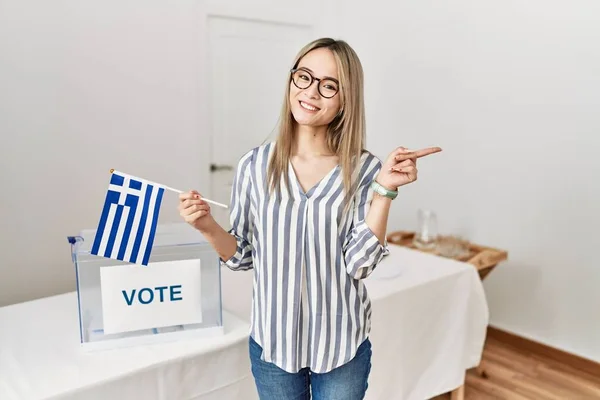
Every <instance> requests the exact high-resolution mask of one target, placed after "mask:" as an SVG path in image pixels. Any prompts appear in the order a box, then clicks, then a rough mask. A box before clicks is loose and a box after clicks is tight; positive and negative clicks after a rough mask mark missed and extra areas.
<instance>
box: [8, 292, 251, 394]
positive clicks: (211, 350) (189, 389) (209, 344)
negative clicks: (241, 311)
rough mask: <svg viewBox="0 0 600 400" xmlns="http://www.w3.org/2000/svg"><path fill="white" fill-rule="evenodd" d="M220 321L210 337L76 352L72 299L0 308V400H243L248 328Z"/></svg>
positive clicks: (247, 383)
mask: <svg viewBox="0 0 600 400" xmlns="http://www.w3.org/2000/svg"><path fill="white" fill-rule="evenodd" d="M223 320H224V330H225V332H224V335H222V336H218V337H210V338H201V339H183V340H180V341H177V342H171V343H161V344H153V345H144V346H136V347H128V348H122V349H118V350H102V351H95V352H83V351H81V349H80V348H79V330H78V329H79V324H78V321H77V297H76V296H75V293H68V294H64V295H60V296H53V297H48V298H45V299H40V300H35V301H31V302H26V303H22V304H17V305H13V306H8V307H4V308H0V399H2V400H17V399H18V400H28V399H55V400H58V399H60V400H74V399H78V400H79V399H83V400H129V399H131V400H139V399H144V400H154V399H157V400H158V399H160V400H176V399H197V400H223V399H245V398H247V396H246V393H252V392H253V391H255V389H254V380H253V378H252V374H251V372H250V362H249V359H248V341H247V339H248V329H249V324H248V323H247V322H244V321H242V320H240V319H239V318H237V317H235V316H233V315H231V314H229V313H223ZM250 398H252V397H250Z"/></svg>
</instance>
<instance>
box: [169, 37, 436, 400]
mask: <svg viewBox="0 0 600 400" xmlns="http://www.w3.org/2000/svg"><path fill="white" fill-rule="evenodd" d="M364 145H365V116H364V104H363V73H362V67H361V63H360V61H359V59H358V57H357V55H356V54H355V52H354V51H353V50H352V48H351V47H350V46H348V44H346V43H345V42H344V41H336V40H333V39H327V38H326V39H319V40H316V41H314V42H312V43H309V44H308V45H307V46H305V47H304V48H303V49H302V50H301V51H300V52H299V54H298V55H297V57H296V60H295V61H294V64H293V68H292V70H291V72H290V79H289V82H288V84H287V85H286V92H285V98H284V101H283V107H282V112H281V126H280V130H279V135H278V137H277V139H276V141H275V142H273V143H268V144H264V145H261V146H259V147H256V148H254V149H251V150H250V151H248V152H247V153H246V154H244V155H243V156H242V158H241V160H240V161H239V164H238V166H237V171H236V176H235V179H234V183H233V191H232V196H231V224H232V228H231V229H230V230H229V231H226V230H224V229H223V228H222V227H221V226H219V225H218V224H217V223H216V222H215V220H214V219H213V218H212V216H211V214H210V207H209V205H208V203H206V202H204V201H203V200H202V196H201V195H200V194H199V193H198V192H196V191H190V192H188V193H184V194H182V195H181V196H180V206H179V210H180V214H181V216H182V217H183V218H184V219H185V220H186V221H187V222H188V223H190V224H191V225H192V226H194V227H195V228H196V229H198V230H200V231H201V232H202V233H203V235H204V236H205V237H206V239H207V240H208V241H209V242H210V243H211V244H212V246H213V247H214V248H215V250H216V251H217V253H218V254H219V256H220V257H221V261H222V263H223V264H224V265H226V266H228V267H229V268H231V269H233V270H248V269H251V268H253V269H254V288H253V289H254V290H253V306H252V315H251V332H250V343H249V345H250V360H251V364H252V372H253V375H254V378H255V381H256V386H257V390H258V393H259V395H260V398H261V399H278V400H281V399H304V398H310V394H311V391H312V396H313V397H314V398H322V399H338V398H339V399H344V400H352V399H361V398H363V396H364V394H365V391H366V389H367V378H368V375H369V370H370V365H371V364H370V360H371V344H370V341H369V339H368V335H369V330H370V316H371V303H370V300H369V296H368V295H367V292H366V289H365V286H364V284H363V281H362V280H363V279H364V278H366V277H368V276H369V274H370V273H371V272H372V271H373V269H374V268H375V267H376V265H377V263H378V262H379V261H380V260H381V259H382V257H383V256H384V255H385V254H386V253H387V243H386V240H385V234H386V228H387V220H388V213H389V209H390V204H391V202H392V200H393V198H395V196H396V195H397V189H398V187H399V186H402V185H405V184H407V183H410V182H413V181H414V180H416V179H417V169H416V159H417V158H418V157H421V156H424V155H427V154H432V153H435V152H438V151H440V150H441V149H439V148H430V149H425V150H422V151H418V152H412V151H409V150H406V149H405V148H403V147H400V148H398V149H396V150H395V151H394V152H392V153H391V154H390V155H389V156H388V158H387V160H386V161H385V163H383V164H382V163H381V162H380V161H379V160H378V159H377V158H376V157H375V156H373V155H372V154H371V153H369V152H368V151H366V150H365V149H364Z"/></svg>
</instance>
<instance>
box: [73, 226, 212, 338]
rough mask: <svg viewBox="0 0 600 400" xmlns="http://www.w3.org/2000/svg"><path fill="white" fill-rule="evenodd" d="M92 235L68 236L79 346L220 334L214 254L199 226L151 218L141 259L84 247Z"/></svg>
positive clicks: (87, 246) (88, 245) (91, 239)
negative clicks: (151, 233) (149, 239)
mask: <svg viewBox="0 0 600 400" xmlns="http://www.w3.org/2000/svg"><path fill="white" fill-rule="evenodd" d="M94 237H95V230H91V229H90V230H83V231H81V232H80V234H79V235H76V236H69V237H68V241H69V243H70V245H71V253H72V260H73V263H74V267H75V274H76V282H77V299H78V312H79V331H80V340H81V345H82V347H83V348H84V349H86V350H97V349H109V348H115V347H124V346H132V345H138V344H149V343H156V342H164V341H172V340H178V339H180V338H189V337H202V336H214V335H221V334H223V317H222V304H221V271H220V262H219V256H218V254H217V253H216V251H215V250H214V249H213V248H212V246H211V245H210V244H209V243H208V242H207V241H206V240H205V239H204V237H203V236H202V234H201V233H200V232H198V231H197V230H195V229H193V228H192V227H190V226H189V225H187V224H185V223H173V224H159V225H158V226H157V229H156V234H155V237H154V245H153V247H152V252H151V256H150V259H149V262H148V264H147V265H139V264H133V263H129V262H124V261H120V260H116V259H111V258H106V257H101V256H96V255H93V254H91V248H92V245H93V242H94Z"/></svg>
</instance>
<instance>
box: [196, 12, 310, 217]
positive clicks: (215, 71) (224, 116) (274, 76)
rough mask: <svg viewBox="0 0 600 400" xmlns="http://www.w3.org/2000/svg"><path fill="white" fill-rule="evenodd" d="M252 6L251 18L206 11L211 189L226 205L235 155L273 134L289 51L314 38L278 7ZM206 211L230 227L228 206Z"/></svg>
mask: <svg viewBox="0 0 600 400" xmlns="http://www.w3.org/2000/svg"><path fill="white" fill-rule="evenodd" d="M257 8H258V9H260V6H258V7H255V8H254V11H253V14H254V16H250V17H247V16H246V17H242V16H237V15H232V16H227V15H223V14H227V13H223V12H221V13H219V15H211V14H208V16H207V24H206V27H207V35H208V43H207V44H208V46H207V50H208V55H207V57H208V58H207V60H208V71H207V73H208V82H207V85H208V86H207V88H208V109H207V110H208V115H209V121H210V127H209V132H210V137H211V146H210V148H211V152H210V160H211V164H210V174H209V176H210V189H211V190H210V193H211V194H212V196H213V197H215V200H217V199H218V200H217V201H220V202H222V203H226V204H229V199H230V194H231V189H232V182H233V176H234V173H235V167H236V165H237V162H238V160H239V158H240V157H241V156H242V155H243V154H244V153H245V152H247V151H248V150H250V149H252V148H253V147H255V146H259V145H261V144H263V143H265V142H268V141H271V140H273V139H274V138H275V134H276V130H275V129H276V126H277V124H278V118H279V112H280V109H281V104H282V101H283V95H284V90H285V85H286V82H287V77H288V76H289V69H290V68H291V66H292V62H293V59H294V56H295V55H296V53H297V52H298V51H299V50H300V49H301V48H302V46H304V45H305V44H306V43H308V42H309V41H310V40H312V39H314V37H313V36H312V35H313V29H312V27H311V26H310V25H303V24H298V23H297V22H292V21H288V20H287V19H288V18H287V15H285V14H283V12H282V13H281V15H280V18H278V14H277V12H276V9H277V7H274V6H273V5H271V6H270V7H264V10H265V11H264V15H260V14H257V11H256V9H257ZM274 8H275V11H274ZM279 8H280V9H281V8H282V7H281V6H279ZM238 12H239V11H238ZM211 210H212V211H213V215H214V217H215V218H216V219H217V221H218V222H219V223H220V225H221V226H223V227H224V228H225V229H229V228H230V224H229V210H225V209H223V208H220V207H214V206H212V207H211Z"/></svg>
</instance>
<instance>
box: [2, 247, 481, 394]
mask: <svg viewBox="0 0 600 400" xmlns="http://www.w3.org/2000/svg"><path fill="white" fill-rule="evenodd" d="M390 252H391V253H390V255H389V256H388V257H386V258H385V259H384V261H383V262H382V263H381V265H380V266H379V267H378V268H377V269H376V270H375V272H374V273H373V275H372V276H371V277H369V278H368V279H367V280H366V284H367V289H368V291H369V294H370V296H371V299H372V301H373V317H372V330H371V341H372V343H373V365H372V369H371V375H370V378H369V389H368V391H367V398H368V399H381V400H393V399H401V400H424V399H428V398H431V397H433V396H435V395H438V394H441V393H445V392H448V391H450V390H452V389H455V388H456V387H458V386H460V385H461V384H462V383H463V381H464V376H465V370H466V369H468V368H471V367H474V366H476V365H477V364H478V363H479V360H480V356H481V353H482V349H483V343H484V339H485V332H486V328H487V323H488V311H487V303H486V299H485V295H484V292H483V286H482V284H481V281H480V279H479V276H478V274H477V271H476V270H475V268H473V266H471V265H468V264H464V263H460V262H457V261H453V260H449V259H444V258H440V257H436V256H432V255H429V254H425V253H421V252H418V251H414V250H410V249H407V248H404V247H399V246H394V245H392V246H391V247H390ZM251 293H252V273H251V272H233V271H229V270H227V269H224V270H223V300H224V307H225V308H226V309H228V310H231V311H232V312H234V313H235V314H237V315H238V317H240V318H237V317H235V316H233V315H231V314H229V313H224V322H225V330H226V332H225V335H224V336H222V337H219V338H209V339H206V338H203V339H193V340H187V339H186V340H182V341H180V342H174V343H167V344H157V345H151V346H139V347H132V348H126V349H119V350H111V351H102V352H98V353H92V354H85V353H82V352H80V350H79V348H78V322H77V312H76V298H75V294H74V293H69V294H65V295H61V296H54V297H49V298H46V299H41V300H37V301H32V302H27V303H23V304H17V305H13V306H9V307H4V308H0V399H2V400H13V399H19V400H25V399H60V400H65V399H68V400H71V399H85V400H88V399H91V400H95V399H102V400H105V399H111V400H112V399H119V400H121V399H123V400H127V399H144V400H153V399H157V400H159V399H160V400H162V399H165V400H166V399H169V400H179V399H185V400H188V399H202V400H205V399H219V400H226V399H243V400H246V399H248V400H252V399H256V398H257V395H256V389H255V388H254V381H253V378H252V374H251V372H250V363H249V359H248V342H247V338H248V323H247V322H244V320H246V319H247V318H248V317H249V315H250V305H251Z"/></svg>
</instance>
